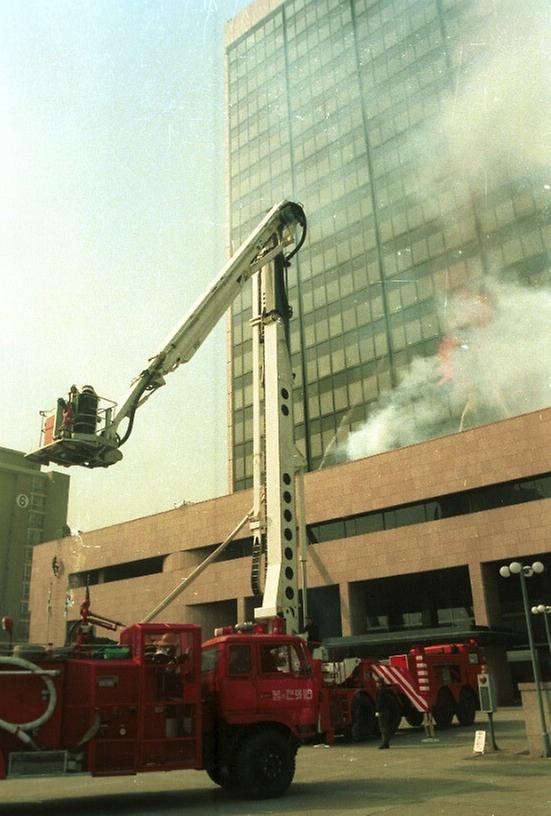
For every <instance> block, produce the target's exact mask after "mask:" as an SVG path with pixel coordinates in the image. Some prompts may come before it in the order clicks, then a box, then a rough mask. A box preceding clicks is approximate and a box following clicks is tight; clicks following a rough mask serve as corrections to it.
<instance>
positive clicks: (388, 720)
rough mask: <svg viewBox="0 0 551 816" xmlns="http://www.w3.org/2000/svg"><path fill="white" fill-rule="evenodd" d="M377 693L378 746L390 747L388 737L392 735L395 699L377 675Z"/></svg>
mask: <svg viewBox="0 0 551 816" xmlns="http://www.w3.org/2000/svg"><path fill="white" fill-rule="evenodd" d="M375 682H376V684H377V693H376V695H375V716H376V717H377V720H378V722H379V731H380V732H381V740H382V741H381V744H380V745H379V748H381V749H384V748H390V738H391V737H392V718H393V714H394V709H395V707H396V701H395V699H394V695H393V693H392V692H391V690H390V689H389V688H388V686H387V685H386V684H385V681H384V680H383V678H382V677H377V679H376V681H375Z"/></svg>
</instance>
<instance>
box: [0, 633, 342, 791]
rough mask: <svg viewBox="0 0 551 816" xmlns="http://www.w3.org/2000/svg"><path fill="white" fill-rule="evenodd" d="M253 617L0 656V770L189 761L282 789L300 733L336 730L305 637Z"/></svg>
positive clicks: (5, 774) (243, 784) (242, 786)
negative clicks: (219, 630) (246, 627)
mask: <svg viewBox="0 0 551 816" xmlns="http://www.w3.org/2000/svg"><path fill="white" fill-rule="evenodd" d="M250 629H251V631H248V632H238V633H236V632H233V631H232V633H225V634H221V635H220V636H218V637H215V638H213V639H211V640H208V641H207V642H206V643H204V644H203V645H201V630H200V628H199V627H198V626H194V625H185V624H159V623H156V624H153V623H150V624H135V625H134V626H130V627H129V628H127V629H125V630H123V631H122V633H121V636H120V641H119V644H117V645H112V644H108V645H105V644H102V645H94V644H88V645H82V646H81V645H79V644H75V645H73V646H71V647H64V648H60V649H55V648H53V649H49V650H47V649H42V650H40V649H38V648H37V647H32V648H30V647H27V648H26V649H25V647H20V648H19V649H16V650H15V652H14V654H12V655H10V656H6V657H2V658H0V669H1V673H0V679H1V682H2V695H1V696H0V778H17V777H24V776H29V775H36V774H40V775H57V774H72V773H83V772H88V773H90V774H92V775H94V776H107V775H121V774H135V773H141V772H146V771H161V770H164V771H168V770H178V769H191V768H193V769H197V770H201V769H204V770H206V771H207V773H208V774H209V775H210V777H211V778H212V779H213V780H214V781H215V782H217V783H218V784H220V785H222V786H224V787H227V788H233V789H235V790H236V791H238V792H239V793H240V794H241V795H243V796H245V797H254V798H267V797H272V796H278V795H280V794H282V793H283V792H284V791H285V790H286V789H287V787H288V786H289V785H290V783H291V781H292V779H293V775H294V769H295V755H296V752H297V749H298V747H299V745H301V743H304V742H306V741H313V740H320V739H324V738H326V739H329V740H330V739H331V732H330V728H329V727H328V726H329V719H328V711H329V708H328V703H327V699H326V698H324V689H323V683H322V679H321V672H320V670H319V664H317V665H316V662H315V661H313V660H312V658H311V655H310V653H309V651H308V649H307V647H306V645H305V643H304V641H303V639H302V638H300V637H297V636H291V635H286V634H284V633H283V632H282V633H280V634H279V633H278V632H277V628H276V629H275V630H274V631H272V632H271V633H269V634H265V633H263V632H262V631H261V627H260V625H259V624H255V625H254V626H251V627H250ZM227 632H229V629H228V630H227ZM31 658H32V659H31Z"/></svg>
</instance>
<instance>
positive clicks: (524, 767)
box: [0, 709, 551, 816]
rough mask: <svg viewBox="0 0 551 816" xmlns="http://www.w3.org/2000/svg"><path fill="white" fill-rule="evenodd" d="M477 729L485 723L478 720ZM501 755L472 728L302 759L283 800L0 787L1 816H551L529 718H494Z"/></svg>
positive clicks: (116, 783)
mask: <svg viewBox="0 0 551 816" xmlns="http://www.w3.org/2000/svg"><path fill="white" fill-rule="evenodd" d="M478 720H479V723H478V725H477V726H476V727H477V728H479V729H482V728H484V725H485V722H486V721H485V720H484V715H481V714H479V715H478ZM495 724H496V741H497V744H498V746H499V748H500V749H501V750H500V751H499V752H498V753H488V754H485V755H483V756H475V755H474V754H473V744H474V731H475V727H474V726H473V727H472V728H452V729H451V730H450V731H447V732H442V733H440V734H439V735H438V736H439V742H435V743H427V742H423V741H422V738H423V737H424V734H423V732H422V731H415V730H412V729H409V728H405V729H400V731H399V732H398V734H397V735H396V737H395V738H394V741H393V743H392V747H391V749H390V751H378V750H377V749H376V744H373V743H366V744H363V745H343V744H338V745H336V746H333V747H332V748H326V747H324V746H318V747H312V746H310V747H307V748H303V749H301V750H300V751H299V754H298V761H297V773H296V776H295V782H294V783H293V785H292V787H291V788H290V790H289V792H288V793H287V795H286V796H285V797H283V798H282V799H278V800H269V801H266V802H242V801H238V800H235V799H232V798H231V797H230V796H228V795H227V794H225V793H224V792H223V791H221V790H220V789H218V788H217V787H216V786H214V785H213V784H212V783H211V782H210V780H209V779H208V777H207V776H206V774H204V773H200V772H196V771H188V772H182V773H180V772H173V773H168V774H159V773H155V774H144V775H142V776H138V777H120V778H117V777H114V778H102V779H91V778H89V777H85V776H83V777H69V778H66V779H40V780H38V779H32V780H31V779H27V780H9V781H6V782H3V783H0V785H1V786H2V787H1V794H0V816H8V815H9V816H22V814H29V815H30V816H38V815H40V816H44V814H52V815H53V814H59V816H65V815H66V814H76V815H77V816H142V815H143V816H145V814H147V816H161V814H162V816H171V815H173V814H182V813H187V814H189V816H233V814H235V816H237V814H239V816H264V814H283V815H285V816H299V814H300V816H310V815H312V816H336V815H337V814H343V816H383V815H384V816H459V814H461V816H525V815H526V814H530V816H551V759H550V760H545V759H535V758H531V757H529V756H528V754H527V744H526V738H525V735H524V726H523V723H522V719H521V712H520V711H519V710H516V709H504V710H502V711H500V712H498V713H497V714H496V717H495Z"/></svg>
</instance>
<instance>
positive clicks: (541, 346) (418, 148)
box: [339, 0, 551, 459]
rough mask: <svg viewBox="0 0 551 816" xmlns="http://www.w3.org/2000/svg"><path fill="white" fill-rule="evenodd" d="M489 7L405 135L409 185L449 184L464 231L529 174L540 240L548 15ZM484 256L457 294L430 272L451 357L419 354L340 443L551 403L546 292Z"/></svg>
mask: <svg viewBox="0 0 551 816" xmlns="http://www.w3.org/2000/svg"><path fill="white" fill-rule="evenodd" d="M473 8H474V6H473ZM488 9H489V5H487V4H486V3H483V2H481V3H480V6H479V10H480V11H481V12H483V14H481V17H483V16H484V15H486V16H485V19H484V22H483V23H481V22H480V20H474V22H473V28H472V30H471V31H470V32H467V33H465V34H464V35H462V36H460V37H458V38H457V40H456V43H455V46H454V50H453V53H452V63H453V66H454V79H455V85H454V87H453V89H451V90H450V92H449V93H448V95H447V96H446V97H444V98H443V99H441V100H440V107H439V113H438V115H437V116H436V117H434V118H433V119H432V120H431V121H430V123H428V124H427V125H425V126H424V127H423V128H421V129H419V130H417V132H416V133H411V135H410V139H409V147H410V157H411V158H412V159H413V160H414V161H415V164H416V178H417V191H416V192H417V196H418V198H419V200H420V201H425V202H427V201H431V199H437V198H438V195H439V193H440V194H442V191H449V192H450V193H453V198H454V202H455V203H454V205H452V207H451V209H450V210H449V212H448V214H447V215H442V216H441V220H442V221H443V222H446V223H453V225H454V226H455V227H456V228H458V229H459V230H460V231H461V232H463V231H464V232H465V234H469V229H468V226H469V225H471V224H472V223H473V206H476V207H477V209H480V208H482V210H484V207H485V204H486V203H487V200H488V199H487V194H488V193H489V192H490V193H491V191H492V190H495V189H496V188H498V187H500V186H501V185H503V184H506V183H508V182H510V181H514V182H516V183H522V184H524V185H528V186H530V187H531V188H532V191H533V195H534V200H535V201H536V208H537V209H538V210H539V214H538V225H536V224H534V223H533V222H532V225H531V227H530V229H531V230H532V231H534V229H535V228H536V231H535V232H533V236H535V238H534V240H535V242H536V243H537V242H539V241H540V238H539V237H538V236H539V230H538V229H537V227H538V226H541V227H544V225H545V224H546V223H547V222H548V221H549V206H550V204H551V202H548V203H546V201H545V199H546V198H547V199H549V198H550V197H551V193H550V190H551V169H550V165H551V151H550V145H551V47H550V45H549V43H550V42H551V15H550V14H549V6H548V3H547V2H543V0H531V2H530V3H518V2H512V1H511V0H494V1H493V3H492V6H491V12H490V13H489V14H486V12H487V11H488ZM542 177H543V178H542ZM490 206H491V205H490ZM494 206H495V204H494ZM470 234H471V236H472V232H471V233H470ZM514 237H517V236H514ZM518 237H522V238H523V239H524V237H525V236H520V235H519V236H518ZM528 237H529V236H528ZM486 238H490V236H489V235H487V236H486ZM500 240H501V239H500ZM503 240H505V239H503ZM539 246H540V248H539V250H538V248H536V249H535V250H534V252H535V253H537V252H538V251H539V252H541V250H542V248H543V247H541V244H539ZM458 254H459V255H461V253H458ZM487 262H488V266H489V270H488V271H490V272H491V273H492V276H489V275H486V276H484V277H483V278H480V277H479V278H478V280H472V279H471V281H470V282H466V288H465V289H463V290H462V291H461V292H457V293H456V294H454V293H453V292H451V293H450V292H448V291H447V283H448V280H447V276H446V275H445V274H443V273H442V272H436V271H435V272H433V280H434V281H435V283H437V284H439V285H441V287H442V288H441V291H439V292H438V293H437V297H438V298H439V299H440V301H441V308H442V314H441V324H442V327H443V330H444V332H446V333H447V335H448V339H449V340H450V342H449V344H448V347H447V356H446V359H442V358H441V356H440V355H436V356H434V357H432V358H428V359H417V360H415V361H414V362H413V363H412V364H411V366H410V368H409V370H408V372H407V374H406V375H405V376H404V377H403V379H402V381H401V382H400V384H399V385H398V387H397V388H395V389H394V390H393V391H392V392H389V393H388V394H386V395H385V396H383V397H382V398H381V399H380V400H379V402H378V404H377V406H376V407H375V409H374V411H373V413H372V415H371V417H370V418H369V419H368V421H367V423H366V424H365V425H364V426H363V427H362V428H361V429H360V430H358V431H355V432H352V433H351V434H350V435H349V437H348V439H347V441H346V442H345V443H344V444H343V445H341V446H340V448H339V452H340V453H341V454H345V455H347V456H348V457H349V458H353V459H356V458H359V457H362V456H369V455H372V454H375V453H380V452H383V451H386V450H390V449H392V448H396V447H399V446H403V445H411V444H414V443H416V442H420V441H423V440H425V439H427V438H430V437H434V436H438V435H442V434H445V433H451V432H457V431H460V430H463V429H466V428H468V427H473V426H476V425H481V424H484V423H486V422H493V421H497V420H499V419H504V418H506V417H510V416H515V415H518V414H521V413H525V412H528V411H533V410H537V409H539V408H544V407H547V406H549V405H551V338H550V336H551V332H550V329H551V292H550V291H549V290H548V289H535V288H531V289H527V288H523V287H521V286H517V285H513V284H506V283H504V282H499V281H498V279H499V278H501V277H502V270H501V268H500V264H499V260H496V258H495V257H493V256H490V257H489V258H487ZM412 271H413V274H415V270H412ZM471 274H472V273H471ZM481 287H483V288H481ZM477 292H478V293H482V297H480V296H479V295H478V294H477ZM442 350H443V351H444V349H442Z"/></svg>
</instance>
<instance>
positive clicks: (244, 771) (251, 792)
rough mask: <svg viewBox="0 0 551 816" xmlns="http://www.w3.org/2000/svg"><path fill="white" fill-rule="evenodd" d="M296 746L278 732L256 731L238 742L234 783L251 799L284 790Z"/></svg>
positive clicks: (263, 797) (286, 786) (289, 782)
mask: <svg viewBox="0 0 551 816" xmlns="http://www.w3.org/2000/svg"><path fill="white" fill-rule="evenodd" d="M295 754H296V749H295V747H294V746H293V745H292V744H291V742H290V741H289V739H287V738H286V737H284V736H283V735H282V734H279V733H278V732H277V731H259V732H257V733H256V734H251V736H249V737H247V738H246V739H245V740H244V742H242V743H241V745H240V747H239V749H238V753H237V760H236V774H237V785H238V787H239V789H240V791H241V793H243V795H244V796H246V797H248V798H250V799H272V798H274V797H276V796H281V794H283V793H285V791H286V790H287V788H288V787H289V785H290V784H291V782H292V781H293V777H294V775H295Z"/></svg>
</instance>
